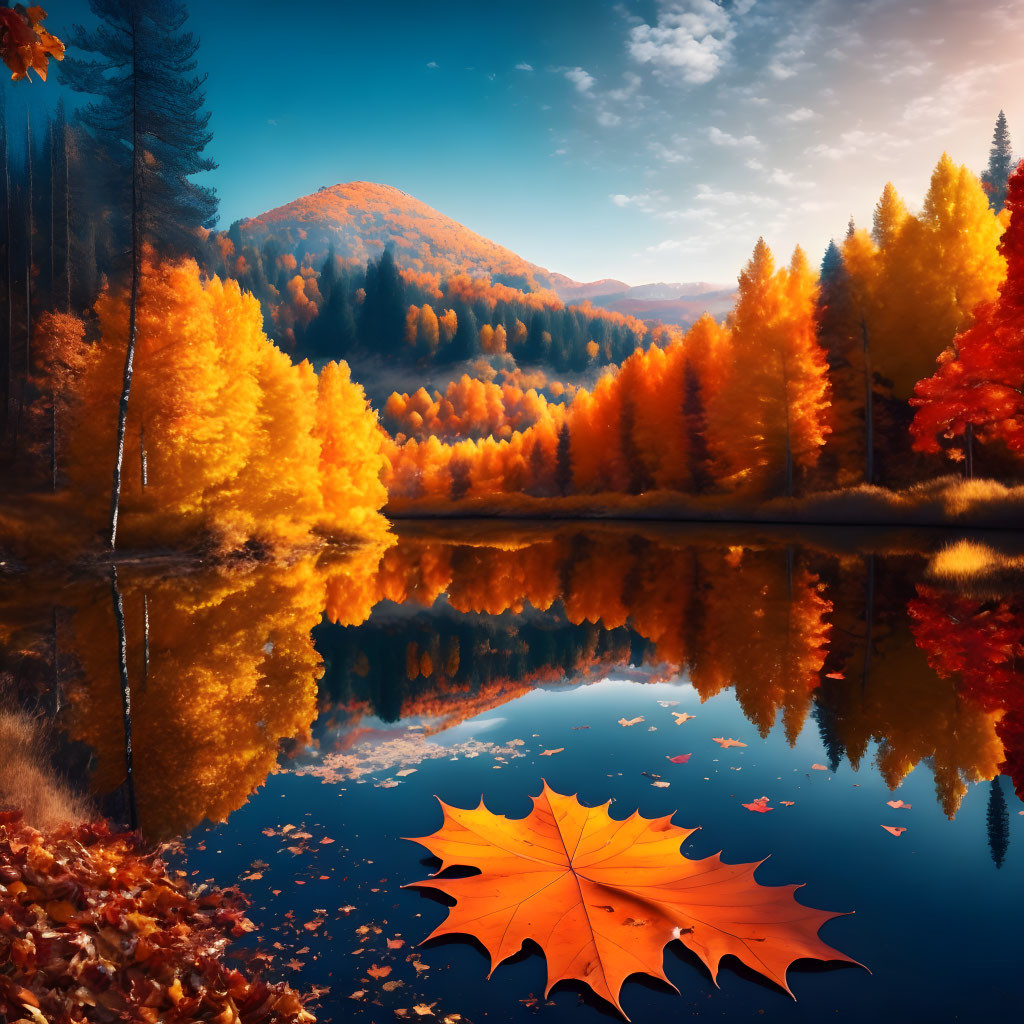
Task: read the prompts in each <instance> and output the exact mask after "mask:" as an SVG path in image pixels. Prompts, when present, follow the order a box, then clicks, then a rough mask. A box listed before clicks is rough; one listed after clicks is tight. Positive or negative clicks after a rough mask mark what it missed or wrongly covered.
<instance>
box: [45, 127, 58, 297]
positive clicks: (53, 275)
mask: <svg viewBox="0 0 1024 1024" xmlns="http://www.w3.org/2000/svg"><path fill="white" fill-rule="evenodd" d="M47 135H48V140H47V141H48V143H49V149H50V280H49V288H50V290H49V293H48V295H47V304H48V305H50V306H52V305H53V300H54V297H55V296H56V294H57V259H56V255H55V252H54V250H55V246H54V244H53V243H54V224H53V219H54V212H55V210H56V208H57V205H56V201H55V196H54V187H55V185H56V182H55V180H54V170H53V140H54V134H53V121H49V122H48V123H47Z"/></svg>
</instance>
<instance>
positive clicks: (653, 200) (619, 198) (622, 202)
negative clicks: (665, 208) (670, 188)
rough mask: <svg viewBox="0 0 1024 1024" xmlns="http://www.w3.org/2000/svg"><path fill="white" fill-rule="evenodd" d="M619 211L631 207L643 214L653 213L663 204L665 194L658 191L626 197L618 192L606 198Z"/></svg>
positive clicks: (653, 190)
mask: <svg viewBox="0 0 1024 1024" xmlns="http://www.w3.org/2000/svg"><path fill="white" fill-rule="evenodd" d="M608 198H609V199H610V200H611V201H612V202H613V203H614V204H615V205H616V206H618V207H619V208H620V209H625V208H626V207H627V206H632V207H634V208H635V209H637V210H640V211H641V212H643V213H654V212H655V211H656V210H657V209H658V208H659V207H660V206H662V205H663V204H664V202H665V193H664V192H661V191H659V190H658V189H652V190H649V191H647V192H638V193H637V194H636V195H632V196H630V195H626V194H625V193H622V192H618V193H616V194H615V195H611V196H609V197H608Z"/></svg>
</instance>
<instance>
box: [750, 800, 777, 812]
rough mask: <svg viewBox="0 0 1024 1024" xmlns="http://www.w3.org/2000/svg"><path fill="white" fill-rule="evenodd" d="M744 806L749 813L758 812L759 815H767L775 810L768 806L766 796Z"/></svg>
mask: <svg viewBox="0 0 1024 1024" xmlns="http://www.w3.org/2000/svg"><path fill="white" fill-rule="evenodd" d="M743 806H744V807H746V809H747V810H748V811H757V812H758V814H767V813H768V812H769V811H774V810H775V808H774V807H769V806H768V797H766V796H759V797H758V798H757V799H756V800H754V801H753V802H752V803H749V804H744V805H743Z"/></svg>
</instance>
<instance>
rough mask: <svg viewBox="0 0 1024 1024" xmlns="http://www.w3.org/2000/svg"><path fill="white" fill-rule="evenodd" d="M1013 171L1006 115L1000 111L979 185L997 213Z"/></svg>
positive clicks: (1000, 207) (1002, 202)
mask: <svg viewBox="0 0 1024 1024" xmlns="http://www.w3.org/2000/svg"><path fill="white" fill-rule="evenodd" d="M1012 171H1013V150H1012V148H1011V146H1010V130H1009V128H1007V126H1006V115H1005V114H1004V113H1003V112H1002V111H1001V110H1000V111H999V117H997V118H996V127H995V130H994V131H993V132H992V148H991V149H990V150H989V154H988V167H987V168H986V169H985V172H984V174H982V176H981V183H982V185H983V186H984V188H985V191H986V192H987V193H988V202H989V206H991V207H992V209H993V210H994V211H995V212H996V213H999V211H1000V210H1001V209H1002V208H1003V206H1004V204H1005V203H1006V182H1007V180H1008V179H1009V177H1010V174H1011V172H1012Z"/></svg>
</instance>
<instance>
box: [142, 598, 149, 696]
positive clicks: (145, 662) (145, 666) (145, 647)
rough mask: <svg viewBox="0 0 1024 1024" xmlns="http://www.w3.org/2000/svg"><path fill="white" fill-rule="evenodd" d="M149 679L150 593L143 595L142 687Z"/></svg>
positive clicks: (144, 686)
mask: <svg viewBox="0 0 1024 1024" xmlns="http://www.w3.org/2000/svg"><path fill="white" fill-rule="evenodd" d="M148 679H149V594H143V595H142V688H143V689H145V688H146V682H147V680H148Z"/></svg>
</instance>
